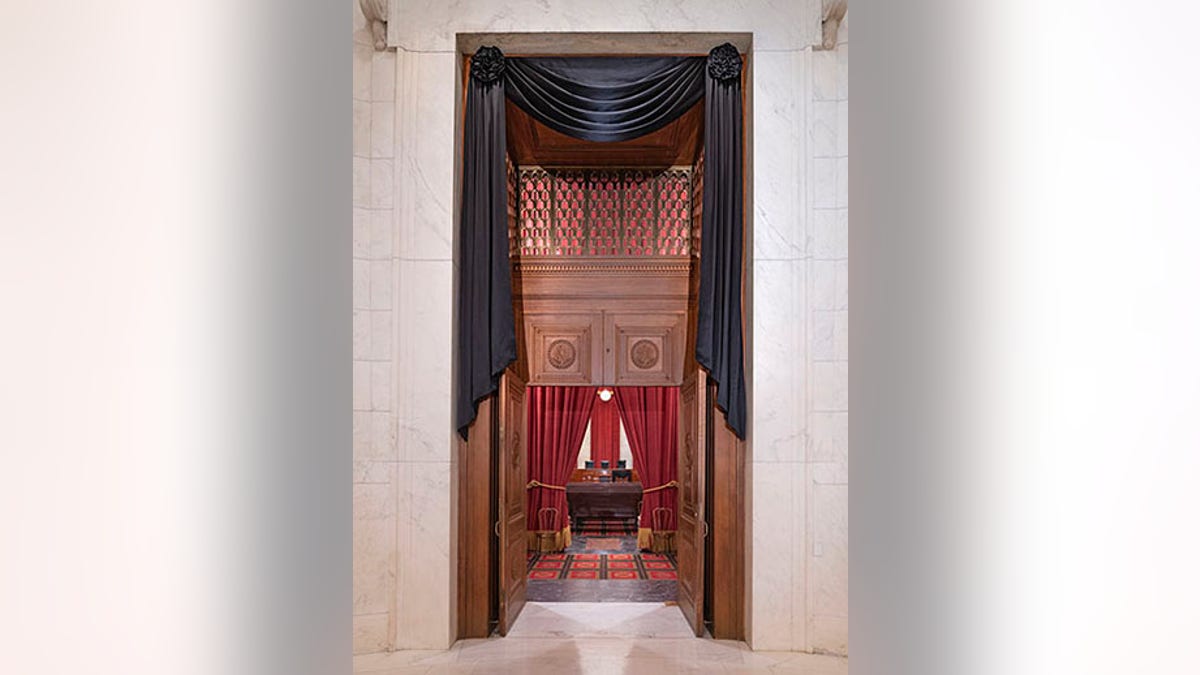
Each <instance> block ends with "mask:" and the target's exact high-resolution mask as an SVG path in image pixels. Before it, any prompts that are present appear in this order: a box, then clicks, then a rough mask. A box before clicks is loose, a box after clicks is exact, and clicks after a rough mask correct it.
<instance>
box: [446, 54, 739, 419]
mask: <svg viewBox="0 0 1200 675" xmlns="http://www.w3.org/2000/svg"><path fill="white" fill-rule="evenodd" d="M741 68H742V60H741V55H740V54H738V51H737V48H735V47H734V46H733V45H730V44H728V43H726V44H723V45H721V46H719V47H716V48H715V49H713V50H712V51H711V52H710V53H709V55H708V58H707V59H705V58H702V57H586V58H515V59H506V58H505V57H504V55H503V53H501V51H500V50H499V49H498V48H496V47H480V48H479V50H478V51H477V52H476V53H475V55H474V57H472V59H471V76H470V78H469V81H468V83H467V110H466V121H465V124H466V134H465V140H464V145H463V190H462V225H461V232H460V235H459V236H460V241H459V243H460V250H459V267H458V270H459V271H458V273H459V284H458V286H459V309H458V338H457V339H458V374H457V385H458V386H457V389H458V390H457V393H456V400H455V425H456V426H457V428H458V432H459V434H460V435H462V437H463V438H466V437H467V429H468V428H469V427H470V425H471V422H472V421H473V420H474V419H475V415H476V411H477V408H478V405H479V401H480V400H482V399H483V398H485V397H486V396H488V395H490V394H491V393H492V392H494V391H495V390H496V388H497V386H498V385H499V379H500V375H501V374H502V373H503V372H504V369H505V368H506V367H507V366H508V364H509V363H511V362H512V361H513V360H514V359H515V358H516V335H515V332H514V325H513V324H514V322H513V308H512V278H511V274H512V272H511V268H510V265H509V259H508V223H507V220H506V216H507V214H506V210H505V208H506V203H505V202H506V199H507V191H506V186H505V168H504V152H505V147H506V139H505V126H504V124H505V120H504V106H505V97H506V96H507V97H508V98H510V99H512V100H513V102H514V103H516V104H517V105H518V106H520V107H521V109H523V110H525V111H526V112H527V113H529V114H530V115H531V116H533V118H534V119H536V120H538V121H540V122H542V123H543V124H545V125H547V126H549V127H550V128H552V129H555V130H556V131H559V132H561V133H564V134H567V135H568V136H572V137H574V138H580V139H583V140H590V141H608V142H613V141H623V140H629V139H632V138H638V137H640V136H644V135H646V134H648V133H650V132H653V131H655V130H657V129H661V128H662V127H664V126H666V125H667V124H669V123H671V122H672V121H674V120H675V119H677V118H678V117H679V116H680V115H682V114H683V113H684V112H686V111H687V110H688V109H689V108H691V107H692V106H693V105H695V104H696V103H697V102H698V101H699V100H700V99H701V98H702V97H704V98H706V103H705V132H704V135H705V174H706V175H705V178H704V214H703V219H702V223H701V249H700V250H701V273H700V298H699V308H698V309H699V320H700V323H699V335H698V337H697V342H696V360H697V361H698V362H699V363H700V365H702V366H704V368H705V369H706V370H707V371H708V372H709V375H710V377H712V379H714V380H715V381H716V382H717V388H718V394H717V405H718V406H720V407H721V409H722V410H724V411H725V413H726V420H727V421H728V423H729V426H730V427H731V428H732V429H733V431H734V432H735V433H736V434H737V435H738V436H739V437H740V438H745V423H746V385H745V375H744V372H743V367H744V366H743V357H742V296H741V292H742V291H741V289H742V189H743V188H742V136H741V134H742V86H741Z"/></svg>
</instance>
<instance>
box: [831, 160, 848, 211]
mask: <svg viewBox="0 0 1200 675" xmlns="http://www.w3.org/2000/svg"><path fill="white" fill-rule="evenodd" d="M836 199H837V201H836V202H835V203H834V204H835V206H837V207H838V208H839V209H844V208H847V207H849V206H850V158H849V157H839V158H838V160H837V196H836Z"/></svg>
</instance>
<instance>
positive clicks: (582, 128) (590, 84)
mask: <svg viewBox="0 0 1200 675" xmlns="http://www.w3.org/2000/svg"><path fill="white" fill-rule="evenodd" d="M505 84H506V85H507V93H508V97H509V98H510V99H512V102H513V103H516V104H517V105H518V106H520V107H521V109H522V110H524V111H525V112H527V113H529V114H530V115H532V116H533V118H534V119H536V120H537V121H539V122H541V123H542V124H545V125H546V126H548V127H550V128H551V129H554V130H555V131H559V132H562V133H564V134H566V135H568V136H571V137H573V138H580V139H583V140H587V141H627V140H629V139H631V138H638V137H639V136H645V135H646V134H648V133H650V132H652V131H657V130H659V129H661V128H663V127H665V126H666V125H668V124H670V123H671V122H673V121H675V120H676V119H678V118H679V116H680V115H682V114H683V113H684V112H686V111H687V110H688V109H689V108H691V107H692V106H694V105H696V103H697V102H699V101H700V99H701V98H702V97H703V96H704V59H703V58H701V57H678V56H652V57H623V56H616V57H577V58H514V59H508V67H507V69H506V71H505Z"/></svg>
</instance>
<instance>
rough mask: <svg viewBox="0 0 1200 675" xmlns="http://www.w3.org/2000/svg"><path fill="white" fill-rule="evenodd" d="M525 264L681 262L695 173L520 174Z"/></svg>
mask: <svg viewBox="0 0 1200 675" xmlns="http://www.w3.org/2000/svg"><path fill="white" fill-rule="evenodd" d="M517 183H518V185H517V188H516V198H517V199H516V201H517V204H518V217H517V227H516V232H514V233H513V235H514V236H513V240H514V250H515V251H516V252H518V253H519V254H520V255H521V256H522V257H587V256H623V257H642V256H645V257H677V256H678V257H683V256H687V255H688V254H689V253H690V252H691V247H692V231H691V230H692V198H693V188H692V169H691V168H690V167H673V168H670V169H665V170H659V171H650V170H643V169H543V168H525V169H520V170H519V176H518V179H517Z"/></svg>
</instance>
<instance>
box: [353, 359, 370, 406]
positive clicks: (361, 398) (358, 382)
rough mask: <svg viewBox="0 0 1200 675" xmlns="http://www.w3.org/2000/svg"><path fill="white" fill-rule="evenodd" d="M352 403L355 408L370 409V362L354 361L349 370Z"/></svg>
mask: <svg viewBox="0 0 1200 675" xmlns="http://www.w3.org/2000/svg"><path fill="white" fill-rule="evenodd" d="M351 380H352V388H353V393H352V396H351V398H352V403H353V405H354V409H355V410H370V409H371V364H370V363H368V362H366V361H355V362H354V366H353V370H352V371H351Z"/></svg>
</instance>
